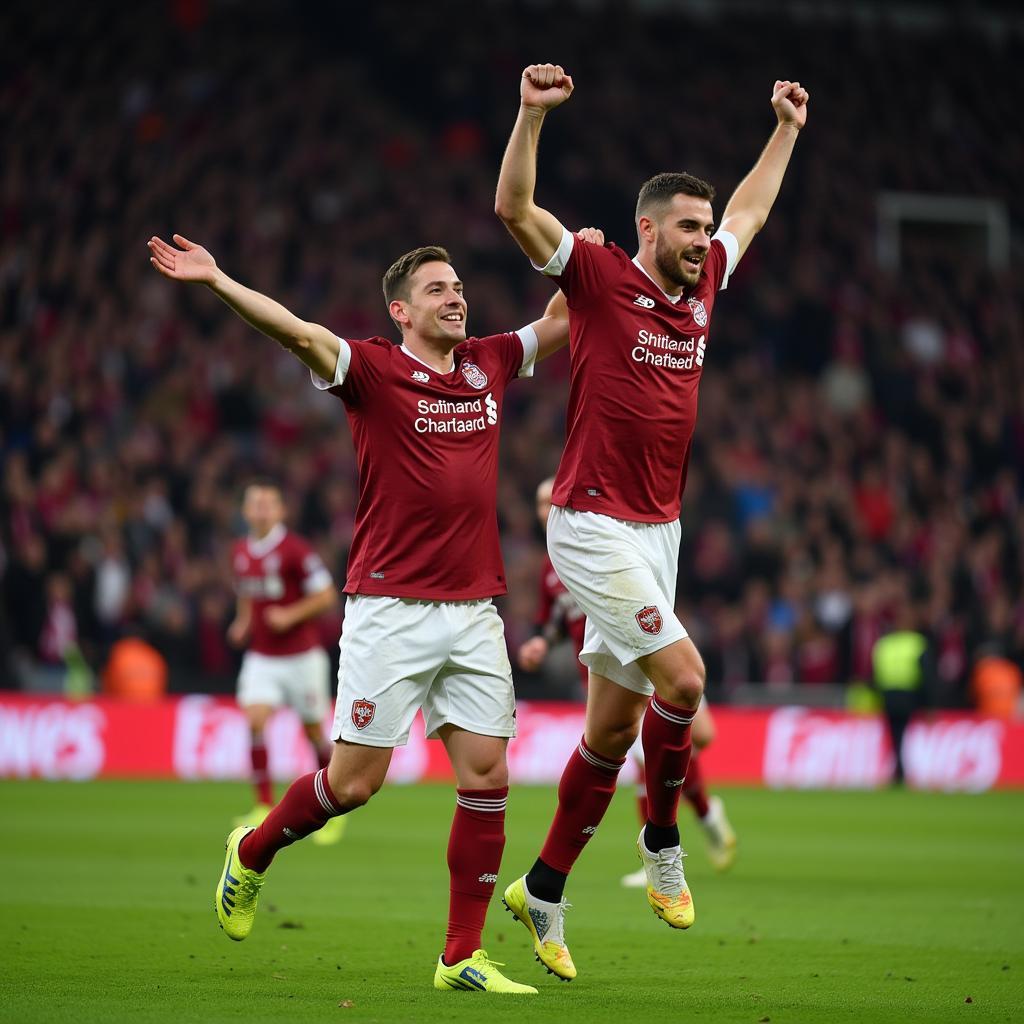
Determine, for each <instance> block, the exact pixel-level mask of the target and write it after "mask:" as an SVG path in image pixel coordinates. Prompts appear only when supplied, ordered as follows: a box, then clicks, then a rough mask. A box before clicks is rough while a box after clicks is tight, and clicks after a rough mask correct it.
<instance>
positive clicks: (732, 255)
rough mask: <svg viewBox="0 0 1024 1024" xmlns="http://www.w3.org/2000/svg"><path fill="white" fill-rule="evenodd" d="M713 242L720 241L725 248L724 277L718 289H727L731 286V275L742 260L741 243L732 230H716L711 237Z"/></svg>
mask: <svg viewBox="0 0 1024 1024" xmlns="http://www.w3.org/2000/svg"><path fill="white" fill-rule="evenodd" d="M711 241H712V242H720V243H721V245H722V248H723V249H724V250H725V261H724V267H723V271H722V278H721V280H720V281H719V283H718V289H717V290H718V291H725V289H726V288H728V287H729V277H730V275H731V274H732V272H733V271H734V270H735V269H736V264H737V263H739V261H740V243H739V242H738V241H737V240H736V236H735V235H734V234H733V233H732V232H731V231H722V230H719V231H716V232H715V233H714V235H713V236H712V238H711Z"/></svg>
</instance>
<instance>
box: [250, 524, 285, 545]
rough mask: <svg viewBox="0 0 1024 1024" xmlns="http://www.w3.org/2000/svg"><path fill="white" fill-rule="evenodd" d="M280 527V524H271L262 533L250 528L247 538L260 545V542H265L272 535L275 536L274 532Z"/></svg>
mask: <svg viewBox="0 0 1024 1024" xmlns="http://www.w3.org/2000/svg"><path fill="white" fill-rule="evenodd" d="M281 527H282V524H281V523H271V524H270V526H268V527H267V528H266V529H265V530H262V531H260V530H255V529H252V528H250V530H249V536H250V537H251V538H252V539H253V540H254V541H256V542H257V543H260V542H262V541H265V540H266V539H267V538H268V537H269V536H270V535H271V534H274V536H276V535H277V534H276V532H275V531H277V530H278V529H279V528H281Z"/></svg>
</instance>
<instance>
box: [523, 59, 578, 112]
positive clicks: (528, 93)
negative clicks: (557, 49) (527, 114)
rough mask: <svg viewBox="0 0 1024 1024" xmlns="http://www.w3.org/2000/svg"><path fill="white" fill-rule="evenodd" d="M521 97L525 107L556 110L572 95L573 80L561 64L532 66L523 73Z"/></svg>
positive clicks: (545, 110)
mask: <svg viewBox="0 0 1024 1024" xmlns="http://www.w3.org/2000/svg"><path fill="white" fill-rule="evenodd" d="M519 95H520V97H521V99H522V104H523V106H524V107H531V108H533V109H534V110H541V111H544V112H547V111H548V110H554V109H555V107H557V106H560V105H561V104H563V103H564V102H565V101H566V100H567V99H568V98H569V97H570V96H571V95H572V79H571V78H570V77H569V76H568V75H567V74H566V73H565V71H564V70H563V69H562V66H561V64H531V65H530V66H529V67H528V68H526V69H525V70H524V71H523V77H522V80H521V82H520V84H519Z"/></svg>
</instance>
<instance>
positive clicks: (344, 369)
mask: <svg viewBox="0 0 1024 1024" xmlns="http://www.w3.org/2000/svg"><path fill="white" fill-rule="evenodd" d="M338 342H339V347H338V365H337V366H336V367H335V368H334V380H324V379H323V377H321V376H320V375H319V374H318V373H315V372H314V371H313V370H310V371H309V377H310V380H312V382H313V387H315V388H316V389H317V391H327V390H328V389H329V388H340V387H341V385H342V384H344V383H345V376H346V374H347V373H348V368H349V366H350V365H351V363H352V346H351V345H349V343H348V342H347V341H346V340H345V339H344V338H339V339H338Z"/></svg>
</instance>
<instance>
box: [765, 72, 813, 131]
mask: <svg viewBox="0 0 1024 1024" xmlns="http://www.w3.org/2000/svg"><path fill="white" fill-rule="evenodd" d="M810 98H811V94H810V93H809V92H808V91H807V90H806V89H805V88H803V86H801V85H800V83H799V82H776V83H775V87H774V89H773V90H772V107H773V108H774V110H775V116H776V117H777V118H778V119H779V124H791V125H793V126H794V127H796V128H803V126H804V125H805V124H806V123H807V101H808V100H809V99H810Z"/></svg>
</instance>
